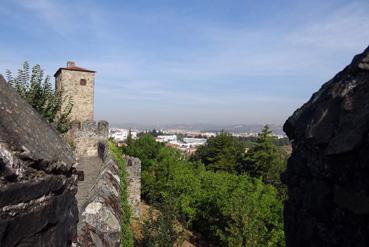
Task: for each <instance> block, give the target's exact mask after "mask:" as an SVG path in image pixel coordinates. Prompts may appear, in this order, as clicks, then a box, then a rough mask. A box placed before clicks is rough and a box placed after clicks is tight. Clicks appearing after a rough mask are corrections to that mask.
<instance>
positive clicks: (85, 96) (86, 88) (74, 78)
mask: <svg viewBox="0 0 369 247" xmlns="http://www.w3.org/2000/svg"><path fill="white" fill-rule="evenodd" d="M81 79H85V80H86V85H81V84H80V80H81ZM55 84H56V89H57V90H58V91H60V92H62V95H63V98H65V99H66V98H68V97H69V98H71V101H72V104H73V108H72V111H71V114H70V116H69V117H70V118H71V120H77V121H85V120H93V119H94V86H95V73H93V72H85V71H75V70H68V69H61V70H60V71H59V72H58V73H57V74H56V78H55ZM64 102H65V103H63V105H62V108H63V109H65V108H66V107H67V104H68V102H67V101H64Z"/></svg>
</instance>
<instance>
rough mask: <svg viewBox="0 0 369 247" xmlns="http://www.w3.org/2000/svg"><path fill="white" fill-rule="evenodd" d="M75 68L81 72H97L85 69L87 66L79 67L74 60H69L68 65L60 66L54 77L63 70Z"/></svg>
mask: <svg viewBox="0 0 369 247" xmlns="http://www.w3.org/2000/svg"><path fill="white" fill-rule="evenodd" d="M63 69H64V70H74V71H81V72H90V73H95V72H96V71H94V70H88V69H85V68H81V67H78V66H76V63H75V62H74V61H68V62H67V67H65V68H59V69H58V71H56V73H55V74H54V77H56V76H57V75H58V74H59V73H60V71H61V70H63Z"/></svg>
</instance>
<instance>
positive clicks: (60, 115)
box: [6, 62, 73, 133]
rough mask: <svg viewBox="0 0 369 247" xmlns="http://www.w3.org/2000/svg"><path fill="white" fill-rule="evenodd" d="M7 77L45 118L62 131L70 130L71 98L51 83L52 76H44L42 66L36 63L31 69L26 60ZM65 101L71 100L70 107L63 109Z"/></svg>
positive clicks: (8, 71) (7, 73) (7, 72)
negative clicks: (15, 73) (62, 94)
mask: <svg viewBox="0 0 369 247" xmlns="http://www.w3.org/2000/svg"><path fill="white" fill-rule="evenodd" d="M6 77H7V80H8V82H9V83H10V85H12V86H13V87H14V88H15V89H16V90H17V92H18V93H19V95H20V96H21V97H22V98H24V99H25V100H26V101H27V102H28V103H29V104H30V105H31V106H32V107H33V108H34V109H35V110H36V111H37V112H38V113H39V114H40V115H41V116H42V117H43V118H44V119H46V120H47V121H48V122H49V123H52V124H53V125H55V127H56V129H57V130H59V131H60V132H61V133H64V132H66V131H68V129H69V128H70V121H69V119H68V116H69V114H70V112H71V110H72V107H73V105H72V103H71V101H70V99H69V98H63V97H62V96H61V94H60V92H57V91H56V90H55V88H53V87H52V85H51V83H50V77H49V76H46V77H45V76H44V71H43V70H42V68H41V66H40V65H38V64H36V65H35V66H33V67H32V69H30V65H29V63H28V62H24V63H23V66H22V68H21V69H18V72H17V75H16V76H15V77H14V76H13V74H12V72H11V71H10V70H7V71H6ZM63 102H69V103H68V107H66V108H65V109H64V110H63V111H62V109H61V107H62V103H63Z"/></svg>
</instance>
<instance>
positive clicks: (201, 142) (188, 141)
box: [183, 137, 206, 146]
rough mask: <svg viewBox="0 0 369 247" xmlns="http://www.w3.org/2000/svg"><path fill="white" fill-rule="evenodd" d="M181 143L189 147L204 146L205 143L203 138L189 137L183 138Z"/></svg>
mask: <svg viewBox="0 0 369 247" xmlns="http://www.w3.org/2000/svg"><path fill="white" fill-rule="evenodd" d="M183 141H184V142H185V143H186V144H189V145H192V146H199V145H204V144H205V143H206V139H205V138H189V137H185V138H183Z"/></svg>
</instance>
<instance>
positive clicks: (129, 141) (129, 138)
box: [126, 129, 132, 146]
mask: <svg viewBox="0 0 369 247" xmlns="http://www.w3.org/2000/svg"><path fill="white" fill-rule="evenodd" d="M126 143H127V145H128V146H129V145H131V144H132V130H131V129H129V130H128V136H127V141H126Z"/></svg>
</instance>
